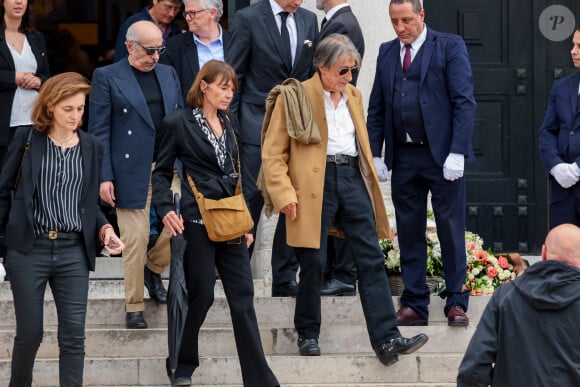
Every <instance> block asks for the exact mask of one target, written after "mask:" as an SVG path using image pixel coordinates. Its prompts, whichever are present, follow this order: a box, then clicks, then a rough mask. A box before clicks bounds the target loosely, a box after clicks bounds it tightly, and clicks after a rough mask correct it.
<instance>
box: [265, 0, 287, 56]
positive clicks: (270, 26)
mask: <svg viewBox="0 0 580 387" xmlns="http://www.w3.org/2000/svg"><path fill="white" fill-rule="evenodd" d="M262 13H263V16H264V23H265V25H266V31H268V33H269V34H270V38H271V39H272V46H273V47H274V48H275V49H276V52H277V53H278V56H280V60H281V61H282V63H284V53H283V52H282V37H281V36H280V30H279V29H278V24H276V17H275V16H274V13H272V8H271V7H270V2H268V1H262ZM284 67H286V66H284Z"/></svg>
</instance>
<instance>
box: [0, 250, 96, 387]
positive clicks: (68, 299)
mask: <svg viewBox="0 0 580 387" xmlns="http://www.w3.org/2000/svg"><path fill="white" fill-rule="evenodd" d="M6 270H7V272H8V273H9V274H10V287H11V288H12V295H13V297H14V311H15V313H16V337H15V338H14V349H13V351H12V374H11V377H10V387H28V386H30V385H31V384H32V370H33V367H34V359H35V357H36V352H37V351H38V347H39V345H40V342H41V341H42V335H43V307H44V292H45V290H46V284H47V283H48V284H49V285H50V288H51V290H52V294H53V296H54V302H55V305H56V311H57V314H58V347H59V350H60V352H59V380H60V386H61V387H79V386H82V385H83V368H84V361H85V317H86V310H87V297H88V289H89V268H88V260H87V257H86V254H85V250H84V246H83V242H82V241H80V240H72V239H56V240H49V239H37V240H36V242H35V244H34V247H33V248H32V251H30V252H28V253H25V254H23V253H19V252H17V251H15V250H8V261H7V266H6Z"/></svg>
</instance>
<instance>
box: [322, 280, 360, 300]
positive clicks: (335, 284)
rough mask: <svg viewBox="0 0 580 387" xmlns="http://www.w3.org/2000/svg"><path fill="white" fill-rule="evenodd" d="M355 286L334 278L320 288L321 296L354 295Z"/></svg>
mask: <svg viewBox="0 0 580 387" xmlns="http://www.w3.org/2000/svg"><path fill="white" fill-rule="evenodd" d="M355 294H356V288H355V287H354V285H349V284H347V283H344V282H342V281H340V280H337V279H336V278H333V279H331V280H330V281H328V282H326V283H325V284H324V286H323V287H322V289H320V295H321V296H354V295H355Z"/></svg>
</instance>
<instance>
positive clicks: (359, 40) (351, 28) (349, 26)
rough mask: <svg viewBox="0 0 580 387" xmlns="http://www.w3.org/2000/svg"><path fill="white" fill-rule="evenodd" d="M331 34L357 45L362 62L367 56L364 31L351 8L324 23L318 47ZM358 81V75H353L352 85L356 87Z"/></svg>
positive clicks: (339, 11) (345, 8) (341, 10)
mask: <svg viewBox="0 0 580 387" xmlns="http://www.w3.org/2000/svg"><path fill="white" fill-rule="evenodd" d="M331 34H342V35H346V36H348V38H349V39H350V40H351V41H352V42H353V44H354V45H355V47H356V49H357V51H358V53H359V54H360V57H361V60H362V57H363V56H364V54H365V39H364V36H363V32H362V29H361V28H360V25H359V23H358V20H357V19H356V16H354V13H352V10H351V8H350V6H346V7H343V8H341V9H339V10H338V11H336V13H335V14H334V15H332V17H331V18H330V19H329V20H327V21H326V23H324V26H322V28H320V35H318V38H317V39H316V45H318V43H320V41H321V40H322V39H324V38H326V37H327V36H329V35H331ZM357 79H358V73H356V74H353V76H352V82H351V83H352V84H353V85H354V86H356V80H357Z"/></svg>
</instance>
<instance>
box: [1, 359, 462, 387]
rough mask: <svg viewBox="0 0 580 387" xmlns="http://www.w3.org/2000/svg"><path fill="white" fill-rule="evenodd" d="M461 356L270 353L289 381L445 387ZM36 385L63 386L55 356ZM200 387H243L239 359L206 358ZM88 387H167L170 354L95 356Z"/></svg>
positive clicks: (38, 369) (38, 373)
mask: <svg viewBox="0 0 580 387" xmlns="http://www.w3.org/2000/svg"><path fill="white" fill-rule="evenodd" d="M461 358H462V355H461V354H443V353H432V354H429V353H423V352H417V353H415V354H412V355H407V356H400V357H399V362H398V363H396V364H394V365H391V366H389V367H385V366H383V365H382V364H381V363H380V362H379V361H378V360H377V359H376V357H375V356H374V355H372V354H366V355H365V354H348V355H346V354H345V355H322V356H319V357H302V356H287V355H276V356H268V362H269V364H270V366H271V367H272V370H273V371H274V373H275V374H276V376H277V377H278V380H279V381H280V383H281V384H282V385H284V386H287V385H301V386H305V384H304V383H308V384H307V385H308V386H314V385H332V386H349V385H351V383H352V385H367V383H371V385H375V386H401V387H402V386H406V387H409V386H435V385H436V386H442V385H445V386H446V385H453V384H454V382H455V379H456V376H457V368H458V366H459V363H460V361H461ZM9 375H10V362H9V361H8V360H0V385H5V384H6V383H7V381H8V380H9ZM34 378H35V380H34V382H33V385H35V386H57V385H58V362H57V360H56V359H38V360H37V361H36V363H35V367H34ZM193 382H194V385H197V386H210V385H211V386H218V385H219V386H223V385H240V383H241V373H240V369H239V363H238V359H237V358H236V357H203V358H201V359H200V366H199V368H198V369H197V370H196V371H195V373H194V376H193ZM83 385H84V386H168V385H169V384H168V378H167V376H166V373H165V357H164V356H163V357H159V356H158V357H145V356H139V357H131V358H90V357H87V359H86V361H85V376H84V383H83Z"/></svg>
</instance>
